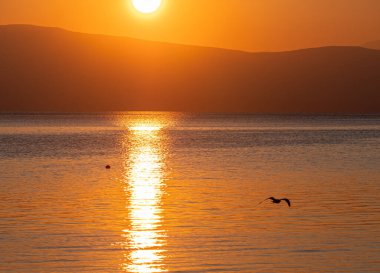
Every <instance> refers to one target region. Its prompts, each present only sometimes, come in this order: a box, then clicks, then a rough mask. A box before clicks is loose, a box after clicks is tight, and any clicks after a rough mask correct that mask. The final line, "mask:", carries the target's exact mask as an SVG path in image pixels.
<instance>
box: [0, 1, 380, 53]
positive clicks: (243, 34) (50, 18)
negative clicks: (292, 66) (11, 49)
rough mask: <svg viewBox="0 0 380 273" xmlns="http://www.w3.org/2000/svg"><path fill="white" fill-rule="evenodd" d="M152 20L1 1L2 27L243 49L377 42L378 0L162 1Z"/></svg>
mask: <svg viewBox="0 0 380 273" xmlns="http://www.w3.org/2000/svg"><path fill="white" fill-rule="evenodd" d="M164 2H165V3H164V6H163V7H162V9H161V10H160V11H159V12H158V13H156V14H154V15H151V16H141V15H138V14H137V13H136V12H135V11H134V10H132V9H131V7H130V5H129V0H0V24H15V23H17V24H19V23H22V24H34V25H43V26H57V27H62V28H65V29H69V30H74V31H80V32H87V33H100V34H111V35H122V36H130V37H136V38H142V39H148V40H158V41H168V42H174V43H182V44H193V45H203V46H212V47H222V48H233V49H239V50H248V51H281V50H290V49H297V48H306V47H317V46H325V45H358V44H362V43H365V42H368V41H372V40H378V39H380V1H379V0H164Z"/></svg>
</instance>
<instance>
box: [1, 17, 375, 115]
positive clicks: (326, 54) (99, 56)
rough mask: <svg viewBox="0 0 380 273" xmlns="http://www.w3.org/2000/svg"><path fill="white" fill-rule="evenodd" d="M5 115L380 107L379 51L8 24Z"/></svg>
mask: <svg viewBox="0 0 380 273" xmlns="http://www.w3.org/2000/svg"><path fill="white" fill-rule="evenodd" d="M0 41H1V43H0V72H1V74H0V94H1V95H2V97H3V99H2V100H1V101H0V111H56V112H59V111H61V112H73V111H74V112H76V111H81V112H82V111H89V112H93V111H125V110H159V111H162V110H164V111H192V112H197V111H199V112H258V113H259V112H260V113H380V109H379V108H380V106H379V103H377V102H378V101H380V97H379V96H380V95H379V90H380V72H379V71H380V51H376V50H371V49H365V48H361V47H339V46H335V47H322V48H311V49H301V50H295V51H285V52H260V53H252V52H244V51H236V50H229V49H220V48H211V47H200V46H188V45H176V44H170V43H162V42H151V41H144V40H140V39H134V38H129V37H119V36H105V35H99V34H83V33H78V32H71V31H66V30H63V29H60V28H45V27H36V26H29V25H8V26H0Z"/></svg>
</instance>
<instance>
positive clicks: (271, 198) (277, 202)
mask: <svg viewBox="0 0 380 273" xmlns="http://www.w3.org/2000/svg"><path fill="white" fill-rule="evenodd" d="M266 200H272V203H274V204H280V203H281V201H285V202H286V203H287V204H288V206H289V208H290V206H291V204H290V200H289V199H288V198H282V199H276V198H274V197H269V198H267V199H265V200H263V201H261V202H260V203H259V204H257V205H260V204H261V203H263V202H265V201H266Z"/></svg>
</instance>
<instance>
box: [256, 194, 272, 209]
mask: <svg viewBox="0 0 380 273" xmlns="http://www.w3.org/2000/svg"><path fill="white" fill-rule="evenodd" d="M271 198H272V197H269V198H267V199H264V200H263V201H261V202H260V203H258V204H257V205H256V206H255V208H256V207H258V206H259V205H261V204H262V203H264V202H265V201H267V200H269V199H271Z"/></svg>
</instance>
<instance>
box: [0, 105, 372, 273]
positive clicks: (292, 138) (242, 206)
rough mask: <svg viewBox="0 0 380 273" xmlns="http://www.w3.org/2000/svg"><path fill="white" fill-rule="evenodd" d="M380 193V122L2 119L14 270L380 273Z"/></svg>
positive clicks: (4, 239) (6, 225)
mask: <svg viewBox="0 0 380 273" xmlns="http://www.w3.org/2000/svg"><path fill="white" fill-rule="evenodd" d="M107 164H109V165H111V166H112V168H111V169H110V170H106V169H105V165H107ZM269 196H275V197H288V198H290V199H291V200H292V202H293V206H292V207H291V208H290V209H289V208H288V207H287V206H286V204H279V205H273V204H271V203H269V202H264V203H263V204H261V205H260V206H257V204H258V203H259V202H260V201H262V200H263V199H265V198H267V197H269ZM379 196H380V116H319V117H317V116H276V115H272V116H265V115H243V114H241V115H223V114H182V113H138V112H136V113H111V114H91V115H90V114H71V115H58V114H50V115H48V114H46V115H37V114H28V115H26V114H25V115H19V114H18V115H11V114H2V115H0V272H147V273H153V272H277V271H279V272H285V273H287V272H289V273H290V272H380V259H379V257H380V201H379V199H378V198H379Z"/></svg>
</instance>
